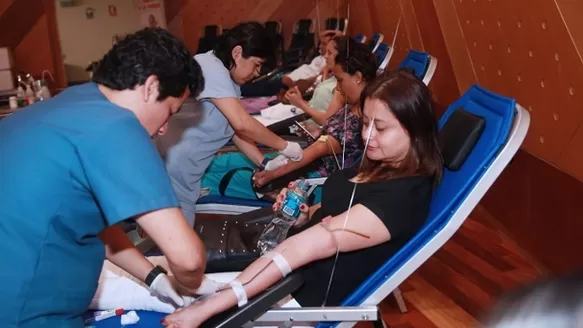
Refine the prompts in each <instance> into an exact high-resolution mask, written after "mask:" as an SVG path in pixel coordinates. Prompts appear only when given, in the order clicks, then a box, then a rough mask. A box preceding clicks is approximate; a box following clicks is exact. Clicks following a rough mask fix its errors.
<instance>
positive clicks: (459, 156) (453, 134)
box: [437, 108, 486, 171]
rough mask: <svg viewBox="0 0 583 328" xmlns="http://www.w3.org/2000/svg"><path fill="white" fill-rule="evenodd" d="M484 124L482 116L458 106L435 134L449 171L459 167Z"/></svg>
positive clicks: (478, 137) (472, 147) (470, 150)
mask: <svg viewBox="0 0 583 328" xmlns="http://www.w3.org/2000/svg"><path fill="white" fill-rule="evenodd" d="M485 126H486V120H485V119H484V118H483V117H480V116H477V115H474V114H472V113H470V112H468V111H466V110H464V109H463V108H458V109H457V110H455V111H454V112H453V113H452V114H451V116H450V117H449V118H448V119H447V121H446V122H445V124H444V125H443V127H442V128H441V130H440V131H439V133H438V134H437V142H438V143H439V148H440V149H441V154H442V156H443V164H444V165H445V167H446V168H448V169H449V170H450V171H457V170H459V169H460V168H461V166H462V165H463V164H464V162H465V161H466V159H467V158H468V156H469V155H470V153H471V152H472V149H474V146H475V145H476V142H478V139H480V136H481V135H482V132H483V131H484V128H485Z"/></svg>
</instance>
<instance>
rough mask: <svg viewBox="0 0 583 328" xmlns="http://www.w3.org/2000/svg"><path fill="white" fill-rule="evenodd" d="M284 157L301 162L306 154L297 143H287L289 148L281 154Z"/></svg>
mask: <svg viewBox="0 0 583 328" xmlns="http://www.w3.org/2000/svg"><path fill="white" fill-rule="evenodd" d="M279 153H280V154H282V155H283V156H285V157H287V158H289V159H291V160H292V161H294V162H299V161H301V160H302V156H303V155H304V152H303V150H302V147H300V145H299V144H298V143H297V142H289V141H288V142H287V147H285V149H284V150H282V151H280V152H279Z"/></svg>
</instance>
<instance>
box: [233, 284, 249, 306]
mask: <svg viewBox="0 0 583 328" xmlns="http://www.w3.org/2000/svg"><path fill="white" fill-rule="evenodd" d="M229 285H231V287H232V288H231V289H233V292H234V293H235V296H237V305H238V306H239V307H242V306H245V304H247V292H246V291H245V288H243V285H242V284H241V282H240V281H239V280H237V279H235V280H233V281H231V282H230V283H229Z"/></svg>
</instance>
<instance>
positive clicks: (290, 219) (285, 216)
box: [257, 180, 309, 254]
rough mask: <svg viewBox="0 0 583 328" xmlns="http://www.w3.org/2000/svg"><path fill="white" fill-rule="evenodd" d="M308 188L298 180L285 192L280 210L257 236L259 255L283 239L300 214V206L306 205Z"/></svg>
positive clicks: (303, 182)
mask: <svg viewBox="0 0 583 328" xmlns="http://www.w3.org/2000/svg"><path fill="white" fill-rule="evenodd" d="M308 188H309V185H308V184H307V183H306V181H304V180H298V181H296V187H295V188H293V189H289V190H288V191H287V194H286V197H285V200H284V201H283V204H282V205H281V208H280V209H279V210H278V211H277V212H276V213H275V215H274V217H273V220H271V222H270V223H269V224H268V225H267V226H266V227H265V230H263V232H262V233H261V236H259V241H258V242H257V247H259V249H260V250H261V254H265V253H267V252H269V251H270V250H272V249H274V248H275V247H277V245H279V244H280V243H281V242H282V241H283V240H284V239H285V237H286V236H287V232H288V230H289V228H291V227H292V226H293V225H294V223H295V222H296V220H297V219H298V217H299V216H300V214H301V211H300V205H302V204H304V203H306V197H307V192H308Z"/></svg>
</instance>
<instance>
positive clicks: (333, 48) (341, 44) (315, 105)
mask: <svg viewBox="0 0 583 328" xmlns="http://www.w3.org/2000/svg"><path fill="white" fill-rule="evenodd" d="M351 41H352V42H351ZM353 44H357V43H356V42H354V40H352V39H351V38H349V37H345V36H337V37H335V38H333V39H332V40H330V42H328V44H327V46H326V52H325V53H324V58H325V59H326V67H325V68H324V70H323V71H322V74H321V75H320V77H319V78H321V81H319V82H317V85H316V88H315V90H314V94H313V96H312V99H311V100H310V102H306V101H305V100H304V98H303V96H302V94H303V91H304V90H302V89H300V88H298V87H297V86H294V87H292V88H290V89H289V90H288V91H287V92H286V93H285V95H284V97H283V98H284V99H285V101H286V102H288V103H289V104H291V105H294V106H296V107H297V108H300V109H301V110H302V111H304V112H305V113H307V114H308V115H310V120H309V121H308V122H310V123H311V124H308V125H307V126H306V127H307V128H308V130H311V129H315V128H316V127H317V124H318V125H323V124H325V122H326V120H327V119H328V118H330V117H332V116H333V115H334V114H335V113H336V112H338V110H339V109H340V108H342V105H344V103H345V102H346V101H347V100H346V99H345V97H344V95H343V94H342V93H341V92H340V90H338V88H337V86H338V79H337V78H336V76H335V71H334V66H336V61H337V56H338V54H339V53H343V54H346V53H347V51H348V49H349V48H350V47H351V46H352V45H353ZM369 52H370V51H369ZM373 56H374V55H373ZM375 67H376V61H375ZM375 74H376V72H375ZM314 123H315V124H314ZM310 132H311V131H310Z"/></svg>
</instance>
